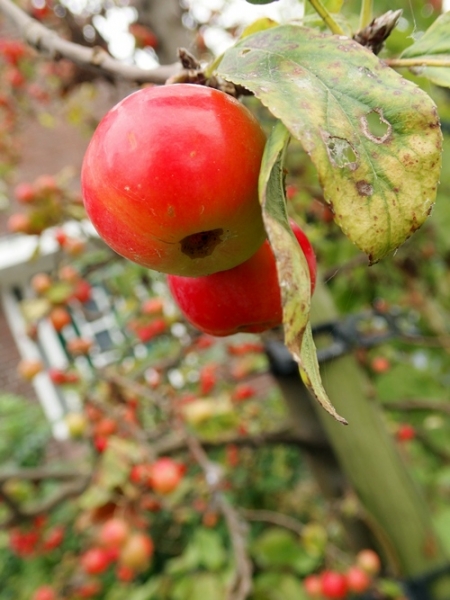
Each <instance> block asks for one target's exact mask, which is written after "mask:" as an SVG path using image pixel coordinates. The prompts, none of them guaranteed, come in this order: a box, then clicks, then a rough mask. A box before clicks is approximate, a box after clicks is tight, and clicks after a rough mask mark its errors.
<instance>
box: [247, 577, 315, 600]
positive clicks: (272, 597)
mask: <svg viewBox="0 0 450 600" xmlns="http://www.w3.org/2000/svg"><path fill="white" fill-rule="evenodd" d="M254 595H255V600H307V598H308V596H307V595H306V592H305V590H304V588H303V585H302V584H301V582H300V581H299V580H298V579H297V578H296V577H294V576H292V575H288V574H285V573H283V574H281V573H270V572H269V573H261V574H260V575H258V576H257V577H256V578H255V589H254ZM252 597H253V596H252Z"/></svg>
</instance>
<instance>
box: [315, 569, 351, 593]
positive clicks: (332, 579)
mask: <svg viewBox="0 0 450 600" xmlns="http://www.w3.org/2000/svg"><path fill="white" fill-rule="evenodd" d="M320 583H321V586H322V594H323V595H324V596H325V597H326V598H330V599H332V598H333V599H336V600H339V599H340V598H345V597H346V596H347V593H348V584H347V578H346V577H345V575H343V574H342V573H337V572H336V571H324V572H323V573H322V574H321V576H320Z"/></svg>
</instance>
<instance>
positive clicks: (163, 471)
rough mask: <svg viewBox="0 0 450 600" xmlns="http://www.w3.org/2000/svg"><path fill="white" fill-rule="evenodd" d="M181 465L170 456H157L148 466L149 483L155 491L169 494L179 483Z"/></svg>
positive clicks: (181, 472) (181, 471)
mask: <svg viewBox="0 0 450 600" xmlns="http://www.w3.org/2000/svg"><path fill="white" fill-rule="evenodd" d="M182 475H183V467H182V466H181V465H180V464H179V463H177V462H175V461H174V460H173V459H172V458H170V457H165V456H164V457H161V458H158V459H157V460H156V461H155V462H154V463H152V465H151V466H150V484H151V486H152V488H153V489H154V490H155V492H158V493H159V494H169V493H170V492H173V491H174V490H175V489H176V488H177V487H178V484H179V483H180V480H181V478H182Z"/></svg>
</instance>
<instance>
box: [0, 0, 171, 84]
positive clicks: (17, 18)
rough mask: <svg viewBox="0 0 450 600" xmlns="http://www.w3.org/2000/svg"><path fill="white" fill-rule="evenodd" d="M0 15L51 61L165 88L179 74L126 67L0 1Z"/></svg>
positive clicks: (166, 68) (167, 67)
mask: <svg viewBox="0 0 450 600" xmlns="http://www.w3.org/2000/svg"><path fill="white" fill-rule="evenodd" d="M0 11H1V12H3V13H4V14H5V15H6V16H7V17H8V18H9V19H11V21H13V23H14V24H15V25H16V27H17V28H18V29H19V31H20V33H21V35H22V37H23V39H24V40H25V41H26V42H27V43H28V44H30V46H32V47H33V48H36V50H38V51H39V52H42V53H45V54H47V55H48V56H49V57H50V58H51V59H53V60H58V59H61V58H67V59H69V60H71V61H73V62H74V63H76V64H78V65H81V66H85V67H86V66H87V67H91V68H92V69H96V70H98V71H103V72H105V73H109V74H110V75H113V76H115V77H119V78H121V79H125V80H128V81H134V82H137V83H156V84H164V83H165V82H166V81H167V79H168V78H169V77H172V76H173V75H174V74H175V73H177V72H179V71H180V65H179V64H178V63H175V64H172V65H165V66H161V67H157V68H155V69H149V70H146V69H141V68H139V67H136V66H134V65H126V64H124V63H122V62H120V61H118V60H116V59H114V58H113V57H112V56H110V55H109V54H108V53H107V52H105V50H103V49H102V48H99V47H94V48H88V47H86V46H81V45H80V44H75V43H73V42H70V41H68V40H64V39H63V38H61V37H60V36H59V35H58V34H57V33H55V32H54V31H51V30H50V29H48V28H47V27H45V26H44V25H42V24H41V23H39V22H38V21H36V20H35V19H33V18H31V17H30V16H29V15H27V14H26V13H25V12H24V11H23V10H22V9H21V8H19V7H18V6H17V5H16V4H14V3H13V2H11V0H0Z"/></svg>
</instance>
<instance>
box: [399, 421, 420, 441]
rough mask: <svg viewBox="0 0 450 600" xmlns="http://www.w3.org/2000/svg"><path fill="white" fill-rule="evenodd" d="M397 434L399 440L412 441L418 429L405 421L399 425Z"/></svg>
mask: <svg viewBox="0 0 450 600" xmlns="http://www.w3.org/2000/svg"><path fill="white" fill-rule="evenodd" d="M396 436H397V440H398V441H399V442H410V441H411V440H413V439H414V438H415V437H416V430H415V429H414V427H413V426H412V425H410V424H409V423H403V424H402V425H399V428H398V429H397V433H396Z"/></svg>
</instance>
